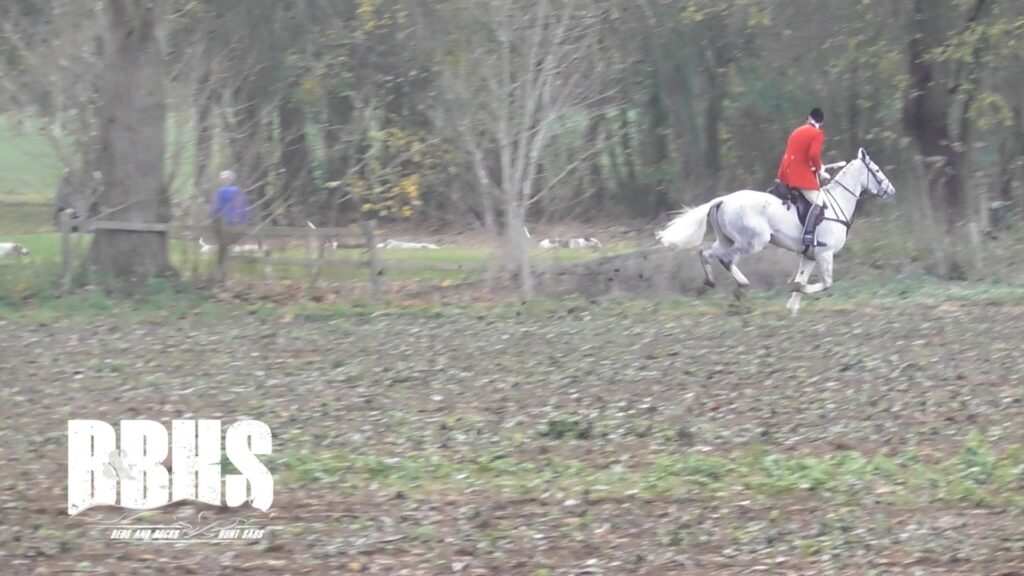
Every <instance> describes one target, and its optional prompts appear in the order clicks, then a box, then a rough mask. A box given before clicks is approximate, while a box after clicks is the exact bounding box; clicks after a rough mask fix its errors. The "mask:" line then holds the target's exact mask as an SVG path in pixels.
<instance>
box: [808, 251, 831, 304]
mask: <svg viewBox="0 0 1024 576" xmlns="http://www.w3.org/2000/svg"><path fill="white" fill-rule="evenodd" d="M832 261H833V254H832V252H826V253H824V254H818V255H817V263H818V276H819V278H820V279H821V282H816V283H814V284H809V285H808V286H806V287H805V288H804V294H817V293H818V292H824V291H825V290H828V289H829V288H831V287H832Z"/></svg>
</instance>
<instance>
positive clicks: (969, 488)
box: [274, 434, 1024, 508]
mask: <svg viewBox="0 0 1024 576" xmlns="http://www.w3.org/2000/svg"><path fill="white" fill-rule="evenodd" d="M274 460H275V465H276V466H277V467H278V468H279V469H284V470H286V471H287V474H289V475H290V476H291V478H292V480H294V481H295V482H298V483H300V484H329V485H336V486H341V487H349V488H355V487H358V486H365V485H367V484H378V485H383V486H387V487H389V488H393V489H395V490H401V491H403V492H404V493H407V494H415V493H416V492H417V491H423V492H433V491H438V490H441V491H449V490H450V491H456V492H461V491H464V490H466V489H470V488H474V489H477V490H484V491H495V492H501V493H513V494H516V495H532V496H538V495H541V494H544V493H548V492H551V491H559V492H564V493H568V494H577V493H581V492H586V493H589V494H591V495H596V496H598V497H600V496H603V497H609V498H621V497H628V496H631V495H638V494H646V495H648V496H652V497H670V498H676V497H688V496H694V495H703V496H707V497H715V496H718V495H727V494H735V493H736V492H737V490H742V491H748V492H749V493H752V494H754V495H757V496H760V497H764V498H766V499H772V498H778V497H799V496H800V495H801V494H810V493H813V494H816V495H817V497H823V498H825V499H826V500H828V501H831V502H840V503H841V502H845V503H851V502H856V501H858V500H859V499H862V498H868V497H870V498H879V499H883V500H887V501H891V502H897V503H898V502H915V503H919V504H923V503H929V502H942V503H950V504H958V505H970V506H1012V507H1017V508H1022V507H1024V488H1022V484H1021V482H1022V481H1024V447H1021V446H1017V447H1013V448H1010V449H1008V450H1005V451H997V450H996V449H995V448H993V447H992V446H990V445H989V444H988V443H987V442H986V441H985V440H984V438H983V437H982V436H981V435H980V434H972V435H971V436H970V437H969V438H967V439H966V440H965V441H964V445H963V448H962V450H961V451H960V453H958V454H955V455H953V456H952V457H951V458H949V459H948V460H945V461H937V462H930V463H925V462H920V461H917V460H916V458H914V457H912V456H908V455H900V456H897V457H895V458H889V457H886V456H884V455H876V456H871V455H867V454H863V453H860V452H855V451H840V452H834V453H830V454H825V455H794V454H789V453H780V452H773V451H768V450H764V449H751V450H747V451H744V452H740V453H736V454H728V455H719V454H713V453H709V452H703V451H700V450H696V449H694V450H690V451H688V452H686V453H683V454H678V453H671V454H663V455H660V456H656V457H654V458H653V459H651V460H649V461H647V462H643V463H637V464H631V465H628V466H627V465H622V464H620V465H616V466H613V467H612V468H608V467H606V466H604V465H602V464H601V463H600V462H588V461H583V460H565V459H559V458H550V459H546V460H545V459H540V460H538V459H536V458H534V459H531V460H517V459H515V458H512V457H511V456H508V455H506V454H504V453H501V452H496V453H493V454H484V455H480V454H442V453H438V452H413V453H409V454H406V455H404V456H402V457H394V458H385V457H380V456H375V455H372V454H359V453H352V452H328V453H324V452H314V451H302V452H285V453H282V454H280V455H275V456H274Z"/></svg>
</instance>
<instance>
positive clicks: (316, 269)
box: [307, 228, 325, 290]
mask: <svg viewBox="0 0 1024 576" xmlns="http://www.w3.org/2000/svg"><path fill="white" fill-rule="evenodd" d="M317 240H320V241H319V243H317ZM324 244H325V241H324V239H320V238H317V236H316V234H315V232H314V230H313V229H312V228H311V229H310V230H309V245H310V246H311V247H314V249H315V250H316V262H315V263H314V264H313V275H312V276H311V277H310V279H309V287H308V288H307V290H312V289H313V287H314V286H316V283H317V282H318V281H319V280H320V270H321V268H323V264H324V252H325V250H324Z"/></svg>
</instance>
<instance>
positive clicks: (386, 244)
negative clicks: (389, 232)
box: [377, 240, 440, 250]
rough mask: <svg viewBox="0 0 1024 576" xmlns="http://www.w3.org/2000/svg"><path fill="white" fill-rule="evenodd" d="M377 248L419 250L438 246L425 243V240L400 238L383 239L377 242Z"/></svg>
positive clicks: (435, 248)
mask: <svg viewBox="0 0 1024 576" xmlns="http://www.w3.org/2000/svg"><path fill="white" fill-rule="evenodd" d="M377 248H381V249H390V248H399V249H420V250H437V249H438V248H440V246H438V245H437V244H427V243H425V242H403V241H401V240H385V241H383V242H381V243H380V244H377Z"/></svg>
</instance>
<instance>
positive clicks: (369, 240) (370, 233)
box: [359, 219, 382, 299]
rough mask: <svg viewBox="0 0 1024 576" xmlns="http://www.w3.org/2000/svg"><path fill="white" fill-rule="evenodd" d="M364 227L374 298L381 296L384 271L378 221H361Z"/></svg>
mask: <svg viewBox="0 0 1024 576" xmlns="http://www.w3.org/2000/svg"><path fill="white" fill-rule="evenodd" d="M359 222H360V225H361V226H362V228H363V238H364V240H365V241H366V251H367V252H369V256H370V262H369V264H370V287H371V288H372V290H373V298H374V299H379V298H380V275H381V273H382V270H381V266H380V254H379V253H378V252H377V221H376V220H365V219H362V220H360V221H359Z"/></svg>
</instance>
